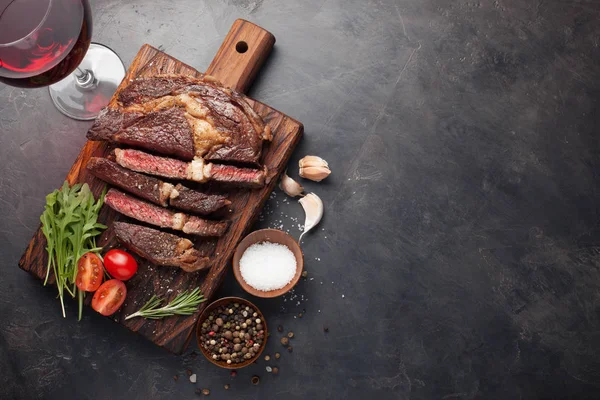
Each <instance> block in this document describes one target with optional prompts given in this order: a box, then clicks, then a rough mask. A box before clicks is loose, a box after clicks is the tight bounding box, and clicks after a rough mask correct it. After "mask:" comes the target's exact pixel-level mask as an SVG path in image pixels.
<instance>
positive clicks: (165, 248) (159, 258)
mask: <svg viewBox="0 0 600 400" xmlns="http://www.w3.org/2000/svg"><path fill="white" fill-rule="evenodd" d="M114 231H115V235H116V237H117V239H118V240H119V241H120V242H121V243H123V245H124V246H125V247H127V248H128V249H129V250H131V251H133V252H134V253H136V254H138V255H139V256H140V257H143V258H145V259H147V260H148V261H150V262H152V263H154V264H157V265H164V266H170V267H179V268H181V269H183V270H184V271H186V272H194V271H198V270H201V269H204V268H207V267H208V266H209V261H210V259H209V258H208V257H202V255H201V254H200V252H199V251H198V250H196V249H194V247H193V243H192V242H191V241H190V240H188V239H184V238H180V237H179V236H176V235H173V234H170V233H165V232H161V231H159V230H156V229H152V228H147V227H145V226H139V225H134V224H128V223H125V222H115V223H114Z"/></svg>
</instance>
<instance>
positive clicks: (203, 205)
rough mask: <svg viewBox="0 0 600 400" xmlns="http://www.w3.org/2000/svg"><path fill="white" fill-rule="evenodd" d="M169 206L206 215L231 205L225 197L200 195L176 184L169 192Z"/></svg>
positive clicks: (200, 193)
mask: <svg viewBox="0 0 600 400" xmlns="http://www.w3.org/2000/svg"><path fill="white" fill-rule="evenodd" d="M169 204H171V205H172V206H173V207H175V208H178V209H180V210H186V211H191V212H194V213H198V214H202V215H207V214H210V213H212V212H215V211H217V210H219V209H220V208H222V207H224V206H227V205H229V204H231V202H230V201H229V200H227V197H225V196H222V195H218V194H206V193H202V192H199V191H197V190H192V189H190V188H187V187H185V186H183V185H181V184H178V185H177V186H175V188H174V189H173V190H172V191H171V198H170V199H169Z"/></svg>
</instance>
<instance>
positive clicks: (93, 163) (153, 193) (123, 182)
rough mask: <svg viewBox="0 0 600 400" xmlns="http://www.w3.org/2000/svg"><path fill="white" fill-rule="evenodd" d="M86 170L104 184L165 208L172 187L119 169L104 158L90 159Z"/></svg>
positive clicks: (124, 169)
mask: <svg viewBox="0 0 600 400" xmlns="http://www.w3.org/2000/svg"><path fill="white" fill-rule="evenodd" d="M87 169H89V170H90V172H91V173H92V174H94V175H96V176H97V177H98V178H100V179H102V180H103V181H105V182H108V183H110V184H111V185H115V186H117V187H119V188H121V189H124V190H127V191H129V192H131V193H133V194H135V195H136V196H139V197H141V198H143V199H146V200H149V201H151V202H153V203H155V204H160V205H161V206H163V207H166V206H167V201H168V200H169V196H170V195H171V193H172V191H173V185H171V184H170V183H166V182H162V181H160V180H158V179H156V178H153V177H151V176H146V175H142V174H138V173H137V172H133V171H131V170H129V169H126V168H123V167H121V166H120V165H119V164H117V163H115V162H113V161H110V160H107V159H106V158H99V157H92V158H91V159H90V161H88V164H87Z"/></svg>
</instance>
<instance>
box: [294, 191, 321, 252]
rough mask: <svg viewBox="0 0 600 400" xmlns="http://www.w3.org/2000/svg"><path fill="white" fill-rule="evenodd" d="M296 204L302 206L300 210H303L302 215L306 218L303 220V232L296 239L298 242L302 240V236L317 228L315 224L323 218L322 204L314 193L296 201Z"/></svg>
mask: <svg viewBox="0 0 600 400" xmlns="http://www.w3.org/2000/svg"><path fill="white" fill-rule="evenodd" d="M298 202H299V203H300V204H301V205H302V208H304V213H305V214H306V218H305V220H304V232H302V234H301V235H300V238H299V239H298V242H300V241H301V240H302V236H304V234H305V233H307V232H308V231H310V230H311V229H312V228H314V227H315V226H317V224H318V223H319V222H320V221H321V218H322V217H323V202H322V201H321V199H320V198H319V196H317V195H316V194H314V193H309V194H307V195H306V196H304V197H303V198H301V199H300V200H298Z"/></svg>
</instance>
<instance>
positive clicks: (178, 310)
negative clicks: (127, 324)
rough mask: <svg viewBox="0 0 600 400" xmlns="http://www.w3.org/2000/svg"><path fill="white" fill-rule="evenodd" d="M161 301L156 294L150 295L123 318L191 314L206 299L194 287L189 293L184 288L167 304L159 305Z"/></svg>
mask: <svg viewBox="0 0 600 400" xmlns="http://www.w3.org/2000/svg"><path fill="white" fill-rule="evenodd" d="M162 301H163V300H162V299H161V298H159V297H156V295H154V296H152V297H151V298H150V300H148V302H147V303H146V304H144V305H143V306H142V308H140V309H139V310H138V311H136V312H134V313H133V314H131V315H128V316H127V317H126V318H125V320H128V319H131V318H135V317H144V318H149V319H161V318H164V317H170V316H171V315H175V314H177V315H191V314H193V313H195V312H196V311H197V310H198V305H199V304H200V303H202V302H203V301H206V299H205V298H204V296H203V295H202V293H201V292H200V288H196V289H194V290H192V291H191V292H190V293H188V291H187V290H186V291H185V292H183V293H180V294H178V295H177V297H175V298H174V299H173V300H172V301H171V302H170V303H169V304H167V305H166V306H163V307H159V306H160V303H162Z"/></svg>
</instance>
